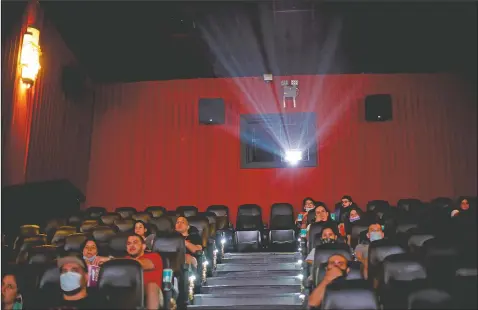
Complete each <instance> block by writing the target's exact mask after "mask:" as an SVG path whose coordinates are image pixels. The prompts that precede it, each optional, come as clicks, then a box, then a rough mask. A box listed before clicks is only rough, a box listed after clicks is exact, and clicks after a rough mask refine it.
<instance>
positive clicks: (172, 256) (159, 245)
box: [153, 232, 186, 274]
mask: <svg viewBox="0 0 478 310" xmlns="http://www.w3.org/2000/svg"><path fill="white" fill-rule="evenodd" d="M153 251H154V252H156V253H159V254H160V255H161V257H163V258H165V259H168V260H169V262H170V264H171V269H173V271H174V272H175V273H176V274H180V273H181V272H182V270H181V267H182V265H183V264H184V263H185V257H186V245H185V242H184V237H183V236H182V235H180V234H179V233H177V232H172V233H170V234H163V235H159V236H156V239H155V240H154V244H153Z"/></svg>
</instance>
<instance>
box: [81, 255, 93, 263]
mask: <svg viewBox="0 0 478 310" xmlns="http://www.w3.org/2000/svg"><path fill="white" fill-rule="evenodd" d="M95 258H96V255H93V256H91V257H90V258H88V257H86V256H83V259H84V260H85V261H88V262H89V263H90V264H91V263H93V262H94V261H95Z"/></svg>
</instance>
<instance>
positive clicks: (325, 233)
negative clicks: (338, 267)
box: [305, 226, 352, 264]
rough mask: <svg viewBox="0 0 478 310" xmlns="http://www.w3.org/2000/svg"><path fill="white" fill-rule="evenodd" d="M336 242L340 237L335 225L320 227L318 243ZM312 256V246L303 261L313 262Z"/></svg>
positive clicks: (313, 252)
mask: <svg viewBox="0 0 478 310" xmlns="http://www.w3.org/2000/svg"><path fill="white" fill-rule="evenodd" d="M338 242H341V239H340V237H339V233H338V231H337V228H336V227H335V226H326V227H324V228H322V232H321V233H320V244H328V243H338ZM342 243H343V241H342ZM350 252H352V251H350ZM314 257H315V248H313V249H312V250H311V251H310V253H309V254H308V255H307V257H306V258H305V261H306V262H307V263H308V264H314Z"/></svg>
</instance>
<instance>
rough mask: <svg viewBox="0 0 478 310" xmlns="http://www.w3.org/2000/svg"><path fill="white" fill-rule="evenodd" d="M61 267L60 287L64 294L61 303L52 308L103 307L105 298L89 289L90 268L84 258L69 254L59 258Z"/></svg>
mask: <svg viewBox="0 0 478 310" xmlns="http://www.w3.org/2000/svg"><path fill="white" fill-rule="evenodd" d="M57 265H58V268H60V287H61V290H62V292H63V296H62V298H61V300H60V302H59V304H58V305H57V306H55V307H52V308H51V309H78V310H80V309H101V308H103V307H104V305H105V303H104V300H103V299H102V298H101V297H100V296H99V295H92V294H89V292H88V290H87V283H88V268H87V266H86V263H85V261H84V260H83V259H81V258H80V257H79V256H76V255H73V254H71V255H67V256H64V257H61V258H58V260H57Z"/></svg>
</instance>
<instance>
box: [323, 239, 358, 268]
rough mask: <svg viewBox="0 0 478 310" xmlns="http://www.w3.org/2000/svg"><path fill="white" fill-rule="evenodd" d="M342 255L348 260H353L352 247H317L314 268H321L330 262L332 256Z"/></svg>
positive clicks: (332, 245)
mask: <svg viewBox="0 0 478 310" xmlns="http://www.w3.org/2000/svg"><path fill="white" fill-rule="evenodd" d="M336 254H340V255H343V256H345V258H347V260H349V261H351V260H352V259H353V257H352V253H351V251H350V247H349V246H348V245H347V244H345V243H326V244H321V245H319V246H316V247H315V256H314V266H319V265H320V264H323V263H325V262H327V261H328V259H329V257H330V256H332V255H336Z"/></svg>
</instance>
